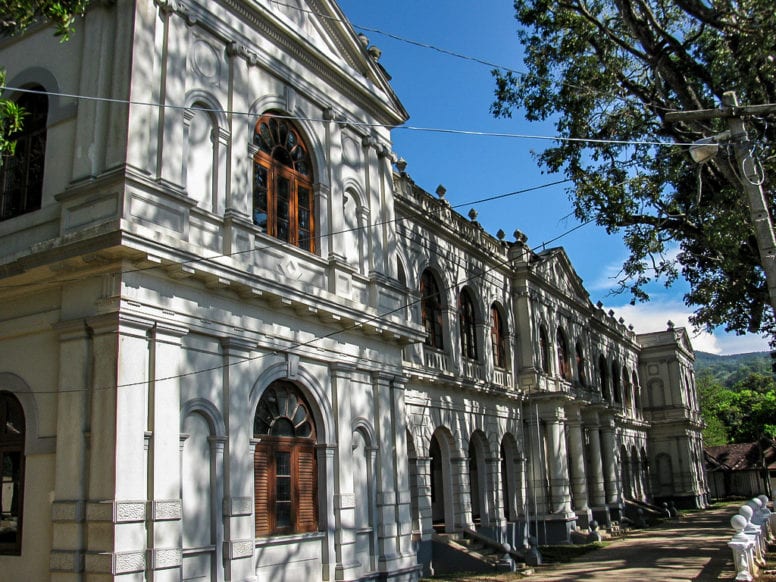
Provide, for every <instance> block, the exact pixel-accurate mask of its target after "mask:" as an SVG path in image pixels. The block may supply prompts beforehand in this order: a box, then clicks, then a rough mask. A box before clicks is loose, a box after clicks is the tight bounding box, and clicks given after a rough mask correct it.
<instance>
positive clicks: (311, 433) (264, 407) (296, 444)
mask: <svg viewBox="0 0 776 582" xmlns="http://www.w3.org/2000/svg"><path fill="white" fill-rule="evenodd" d="M253 436H254V438H256V439H258V440H259V442H258V443H257V444H256V453H255V456H254V487H255V494H256V496H255V504H256V536H257V537H259V536H268V535H278V534H292V533H303V532H313V531H317V530H318V491H317V483H318V477H317V466H316V460H315V442H316V435H315V423H314V421H313V418H312V415H311V413H310V408H309V406H308V405H307V403H306V402H305V400H304V397H303V396H302V395H301V394H300V393H299V390H298V389H297V388H296V386H294V385H293V384H291V383H289V382H282V381H279V382H274V383H273V384H271V385H270V386H269V387H268V388H267V389H266V391H265V392H264V395H263V396H262V397H261V400H260V401H259V405H258V407H257V408H256V416H255V417H254V421H253Z"/></svg>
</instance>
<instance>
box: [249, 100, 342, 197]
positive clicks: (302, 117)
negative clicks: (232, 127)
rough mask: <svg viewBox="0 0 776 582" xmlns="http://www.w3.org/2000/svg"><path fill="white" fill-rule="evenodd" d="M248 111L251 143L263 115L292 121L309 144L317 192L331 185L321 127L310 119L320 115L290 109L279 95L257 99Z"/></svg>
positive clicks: (286, 101) (308, 148) (308, 149)
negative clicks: (278, 116)
mask: <svg viewBox="0 0 776 582" xmlns="http://www.w3.org/2000/svg"><path fill="white" fill-rule="evenodd" d="M248 113H249V116H248V118H249V119H250V121H249V122H248V123H247V125H248V127H249V131H250V135H251V136H250V138H248V141H249V142H250V143H251V144H252V143H253V130H254V128H255V127H256V122H257V121H258V120H259V118H261V117H262V116H263V115H265V114H267V113H275V114H277V115H280V116H284V117H286V118H288V119H289V121H292V122H293V124H294V126H295V127H296V128H297V129H298V130H299V132H300V133H301V135H302V137H303V138H304V141H305V143H306V144H307V151H308V154H309V156H310V163H311V164H312V167H313V176H315V180H316V181H315V182H314V183H313V187H314V188H315V190H316V193H317V191H318V190H319V188H320V187H324V188H328V187H329V182H328V176H327V173H326V172H325V171H324V170H323V169H324V168H326V166H327V161H326V156H325V155H324V152H325V151H326V148H325V144H324V142H323V140H322V136H321V135H319V131H320V127H316V124H314V123H313V122H311V121H309V120H310V119H313V118H317V117H320V116H319V115H315V114H312V113H310V112H309V111H304V110H302V109H300V108H295V109H292V110H289V109H288V100H287V99H286V98H285V97H282V96H277V95H267V96H264V97H261V98H259V99H256V100H255V101H254V102H253V103H251V106H250V107H249V108H248ZM318 126H320V124H318ZM249 147H250V148H252V147H253V146H252V145H251V146H249ZM250 159H251V160H252V159H253V155H251V156H250ZM246 175H247V174H246Z"/></svg>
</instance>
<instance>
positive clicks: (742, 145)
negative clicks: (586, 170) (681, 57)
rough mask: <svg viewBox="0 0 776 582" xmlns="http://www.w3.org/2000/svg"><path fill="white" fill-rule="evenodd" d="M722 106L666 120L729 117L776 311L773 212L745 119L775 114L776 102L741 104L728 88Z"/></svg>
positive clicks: (762, 264)
mask: <svg viewBox="0 0 776 582" xmlns="http://www.w3.org/2000/svg"><path fill="white" fill-rule="evenodd" d="M722 105H723V107H722V108H721V109H703V110H699V111H686V112H671V113H667V114H666V117H665V119H666V121H667V122H673V121H701V120H709V119H720V118H726V119H727V122H728V131H729V132H730V137H729V140H730V143H731V145H732V146H733V151H734V153H735V155H736V162H737V166H738V172H737V173H738V176H739V181H740V182H741V185H742V186H743V188H744V194H745V195H746V201H747V204H748V206H749V214H750V216H751V220H752V225H753V226H754V234H755V238H756V239H757V248H758V251H759V253H760V262H761V266H762V268H763V271H764V272H765V281H766V284H767V285H768V296H769V297H770V299H771V307H773V310H774V313H776V236H775V235H774V232H773V224H772V221H771V214H770V211H769V209H768V203H767V201H766V199H765V193H764V192H763V188H762V182H763V181H764V179H763V178H764V176H761V175H758V174H757V171H756V168H757V165H756V164H755V160H753V159H752V155H751V149H750V144H751V142H750V141H749V136H748V134H747V132H746V126H745V125H744V121H743V119H742V117H743V116H744V115H758V114H767V113H776V104H765V105H751V106H747V107H739V105H738V98H737V97H736V94H735V92H734V91H726V92H725V93H724V94H723V95H722Z"/></svg>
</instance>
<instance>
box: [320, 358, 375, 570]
mask: <svg viewBox="0 0 776 582" xmlns="http://www.w3.org/2000/svg"><path fill="white" fill-rule="evenodd" d="M329 369H330V372H331V394H332V408H333V410H334V422H335V424H336V426H335V430H336V435H335V438H336V442H337V449H338V450H337V462H336V466H337V470H336V471H335V472H334V475H335V476H334V523H335V530H334V544H335V556H336V562H337V564H336V579H337V580H350V579H351V578H353V577H354V576H355V575H356V574H357V569H358V566H359V564H358V563H357V562H356V532H355V530H354V524H355V512H356V503H357V502H358V503H369V500H368V499H359V500H356V498H355V494H354V492H353V459H352V445H351V443H352V441H353V423H352V414H351V401H350V394H351V392H352V389H351V382H352V375H353V371H354V369H353V368H352V367H351V366H347V365H344V364H338V363H335V364H332V365H331V366H330V368H329Z"/></svg>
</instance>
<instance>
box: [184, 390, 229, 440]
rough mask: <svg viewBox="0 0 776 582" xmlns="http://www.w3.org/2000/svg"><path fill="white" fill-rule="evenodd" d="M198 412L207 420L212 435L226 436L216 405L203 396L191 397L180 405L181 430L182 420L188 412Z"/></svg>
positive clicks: (223, 423) (222, 420) (224, 424)
mask: <svg viewBox="0 0 776 582" xmlns="http://www.w3.org/2000/svg"><path fill="white" fill-rule="evenodd" d="M195 413H197V414H200V415H202V417H203V418H204V419H205V420H206V421H207V423H208V426H209V427H210V432H211V434H212V435H213V436H216V437H223V436H226V423H225V422H224V417H223V415H222V414H221V411H220V410H218V407H217V406H216V405H215V404H213V403H212V402H210V400H207V399H205V398H192V399H191V400H187V401H186V402H184V403H183V405H182V406H181V413H180V418H181V431H183V421H184V420H185V419H186V417H187V416H189V415H190V414H195Z"/></svg>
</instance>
